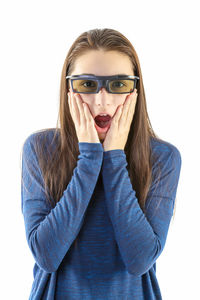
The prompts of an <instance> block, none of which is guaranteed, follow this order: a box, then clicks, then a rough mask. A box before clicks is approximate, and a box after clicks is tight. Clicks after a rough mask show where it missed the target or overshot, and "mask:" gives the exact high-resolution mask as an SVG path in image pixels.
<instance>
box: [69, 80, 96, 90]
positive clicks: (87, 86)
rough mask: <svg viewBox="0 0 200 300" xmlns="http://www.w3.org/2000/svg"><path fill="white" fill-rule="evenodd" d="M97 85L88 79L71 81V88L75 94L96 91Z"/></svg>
mask: <svg viewBox="0 0 200 300" xmlns="http://www.w3.org/2000/svg"><path fill="white" fill-rule="evenodd" d="M97 86H98V83H97V81H95V80H90V79H76V80H74V81H73V88H74V90H75V91H76V92H77V93H81V92H84V93H91V92H93V93H94V92H95V91H96V90H97Z"/></svg>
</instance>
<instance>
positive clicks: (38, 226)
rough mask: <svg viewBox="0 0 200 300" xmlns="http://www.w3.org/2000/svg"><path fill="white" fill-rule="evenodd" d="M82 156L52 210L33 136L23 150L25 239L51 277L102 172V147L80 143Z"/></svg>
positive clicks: (22, 194) (63, 254) (77, 227)
mask: <svg viewBox="0 0 200 300" xmlns="http://www.w3.org/2000/svg"><path fill="white" fill-rule="evenodd" d="M79 152H80V154H79V156H78V161H77V166H76V168H75V169H74V170H73V176H72V178H71V181H70V182H69V184H68V186H67V188H66V189H65V190H64V192H63V195H62V197H61V199H60V200H59V202H57V203H56V206H55V207H54V208H52V207H51V208H50V205H49V204H47V201H45V193H44V182H43V178H42V175H41V170H40V168H39V165H38V160H37V156H36V152H35V150H34V142H33V136H32V135H31V136H30V137H28V138H27V140H26V141H25V143H24V146H23V151H22V181H23V184H21V210H22V213H23V216H24V223H25V232H26V239H27V242H28V246H29V248H30V250H31V252H32V255H33V257H34V259H35V261H36V263H37V264H38V265H39V266H40V267H41V268H42V269H43V270H44V271H46V272H48V273H51V272H55V271H56V270H57V269H58V267H59V265H60V263H61V262H62V260H63V258H64V256H65V255H66V253H67V251H68V250H69V248H70V246H71V245H72V243H73V241H74V240H75V238H76V237H77V235H78V233H79V230H80V228H81V226H82V223H83V219H84V214H85V212H86V209H87V206H88V204H89V201H90V199H91V197H92V194H93V191H94V188H95V185H96V182H97V179H98V176H99V172H100V170H101V165H102V160H103V147H102V145H101V143H83V142H82V143H79ZM28 164H29V167H28ZM91 165H92V168H91Z"/></svg>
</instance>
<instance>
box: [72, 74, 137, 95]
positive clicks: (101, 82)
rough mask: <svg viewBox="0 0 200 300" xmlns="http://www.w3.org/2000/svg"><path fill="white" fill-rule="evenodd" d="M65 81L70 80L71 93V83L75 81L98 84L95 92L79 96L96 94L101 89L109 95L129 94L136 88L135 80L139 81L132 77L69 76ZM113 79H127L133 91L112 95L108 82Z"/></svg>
mask: <svg viewBox="0 0 200 300" xmlns="http://www.w3.org/2000/svg"><path fill="white" fill-rule="evenodd" d="M66 79H67V80H68V79H70V80H71V85H72V90H73V92H76V91H75V90H74V87H73V81H74V80H77V79H91V80H95V81H97V82H98V86H97V90H96V92H78V93H79V94H97V93H98V92H99V91H100V89H101V88H102V87H105V88H106V91H107V92H108V93H111V94H129V93H132V92H133V91H134V89H135V88H136V84H137V80H139V77H138V76H132V75H114V76H94V75H71V76H66ZM113 79H128V80H132V81H134V86H133V90H131V91H130V92H128V93H127V92H124V93H113V92H112V91H111V90H110V88H109V81H110V80H113Z"/></svg>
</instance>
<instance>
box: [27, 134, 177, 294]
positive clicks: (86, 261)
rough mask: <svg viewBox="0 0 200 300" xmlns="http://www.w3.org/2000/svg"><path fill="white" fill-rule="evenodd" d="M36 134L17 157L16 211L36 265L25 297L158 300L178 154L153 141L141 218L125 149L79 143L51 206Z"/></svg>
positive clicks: (168, 146)
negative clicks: (67, 176) (18, 191)
mask: <svg viewBox="0 0 200 300" xmlns="http://www.w3.org/2000/svg"><path fill="white" fill-rule="evenodd" d="M53 133H54V130H52V131H49V133H48V136H49V138H48V139H47V143H48V141H49V142H50V141H51V139H52V136H53ZM37 134H38V133H33V134H31V135H29V136H28V138H27V139H26V140H25V142H24V145H23V152H22V176H23V184H21V211H22V214H23V217H24V224H25V234H26V240H27V242H28V246H29V248H30V251H31V253H32V255H33V257H34V261H35V264H34V267H33V278H34V280H33V284H32V288H31V292H30V296H29V300H41V299H43V300H46V299H47V300H68V299H70V300H79V299H87V300H106V299H107V300H117V299H118V300H119V299H120V300H143V299H145V300H161V299H162V296H161V290H160V287H159V283H158V280H157V277H156V260H157V258H158V257H159V256H160V255H161V253H162V251H163V249H164V246H165V243H166V239H167V234H168V230H169V225H170V221H171V217H172V215H173V210H174V202H175V198H176V193H177V186H178V182H179V176H180V170H181V155H180V152H179V150H178V149H177V148H176V147H175V146H174V145H172V144H171V143H169V142H166V141H161V140H157V139H155V138H153V137H151V140H150V145H151V149H152V153H153V154H154V157H155V158H156V159H155V161H154V164H153V169H152V176H153V181H152V184H151V186H150V189H149V191H148V195H147V199H146V203H145V207H146V214H144V213H143V211H142V209H141V207H140V205H139V202H138V199H137V197H136V192H135V190H134V189H133V186H132V183H131V180H130V178H129V174H128V170H127V165H128V164H127V160H126V155H125V152H124V150H121V149H115V150H110V151H104V149H103V146H102V144H101V143H86V142H81V143H78V146H79V153H80V154H79V156H78V160H77V166H76V167H75V168H74V170H73V176H72V177H71V180H70V182H69V184H68V185H67V187H66V189H65V190H64V192H63V195H62V197H61V198H60V200H59V202H57V203H56V205H55V207H54V208H52V207H51V206H50V205H49V204H48V202H47V201H45V199H46V195H45V192H44V180H43V177H42V172H41V169H40V167H39V163H38V157H37V155H36V151H35V147H34V145H35V137H36V135H37ZM47 149H48V144H47ZM28 163H29V165H30V166H29V167H28ZM30 171H31V172H30ZM158 171H159V173H158Z"/></svg>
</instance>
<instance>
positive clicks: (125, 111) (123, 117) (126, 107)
mask: <svg viewBox="0 0 200 300" xmlns="http://www.w3.org/2000/svg"><path fill="white" fill-rule="evenodd" d="M130 103H131V97H130V95H129V96H128V97H127V98H126V100H125V102H124V104H123V111H122V115H121V118H120V122H125V123H126V121H127V116H128V111H129V110H130Z"/></svg>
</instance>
